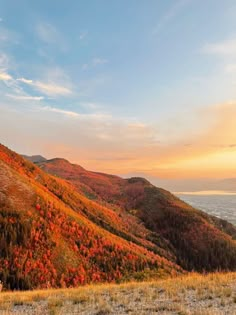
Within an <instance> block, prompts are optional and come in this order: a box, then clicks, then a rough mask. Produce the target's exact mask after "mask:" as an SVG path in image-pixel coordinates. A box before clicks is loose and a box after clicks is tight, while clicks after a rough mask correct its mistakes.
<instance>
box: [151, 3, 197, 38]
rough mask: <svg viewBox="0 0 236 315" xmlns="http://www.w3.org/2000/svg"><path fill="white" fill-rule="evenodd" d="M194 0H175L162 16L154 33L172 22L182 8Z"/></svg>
mask: <svg viewBox="0 0 236 315" xmlns="http://www.w3.org/2000/svg"><path fill="white" fill-rule="evenodd" d="M191 1H192V0H178V1H175V2H174V4H173V5H172V6H170V7H169V9H168V10H167V11H166V13H165V14H164V15H163V16H162V17H161V18H160V20H159V22H158V23H157V25H156V26H155V28H154V30H153V32H152V33H153V35H156V34H158V33H160V32H161V31H162V30H163V29H164V28H165V27H166V25H167V24H168V23H170V22H171V21H172V20H173V19H174V18H175V17H176V16H178V15H179V13H180V12H181V10H182V9H183V8H184V7H186V6H187V5H188V4H189V3H190V2H191Z"/></svg>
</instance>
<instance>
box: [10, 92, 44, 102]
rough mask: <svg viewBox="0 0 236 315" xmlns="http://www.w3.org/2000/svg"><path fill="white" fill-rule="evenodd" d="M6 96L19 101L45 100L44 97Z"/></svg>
mask: <svg viewBox="0 0 236 315" xmlns="http://www.w3.org/2000/svg"><path fill="white" fill-rule="evenodd" d="M6 96H7V97H9V98H11V99H14V100H17V101H42V100H44V97H43V96H31V95H12V94H6Z"/></svg>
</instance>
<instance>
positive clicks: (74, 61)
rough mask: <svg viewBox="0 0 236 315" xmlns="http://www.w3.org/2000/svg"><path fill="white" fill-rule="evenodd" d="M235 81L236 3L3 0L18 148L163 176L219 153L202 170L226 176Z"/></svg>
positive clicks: (4, 98)
mask: <svg viewBox="0 0 236 315" xmlns="http://www.w3.org/2000/svg"><path fill="white" fill-rule="evenodd" d="M235 85H236V3H235V1H233V0H226V1H221V0H206V1H203V0H175V1H174V0H172V1H171V0H165V1H161V0H159V1H158V0H155V1H154V0H148V1H144V0H142V1H141V0H129V1H123V0H119V1H108V0H99V1H98V0H95V1H85V0H84V1H80V0H78V1H64V0H60V1H54V0H51V1H44V0H43V1H24V0H21V1H13V0H8V1H6V0H5V1H3V0H2V1H0V92H1V101H0V111H1V113H2V115H1V117H0V125H1V126H0V132H1V138H2V140H1V141H2V142H3V143H4V144H6V145H8V146H9V147H11V148H13V149H15V150H17V151H18V152H23V153H28V154H36V153H41V154H44V155H45V156H48V157H53V156H65V157H67V158H69V159H70V160H72V161H74V162H77V163H81V164H83V165H84V166H86V167H88V168H92V169H98V170H99V169H100V170H103V171H107V172H113V173H119V174H125V173H135V172H138V173H142V174H151V175H152V176H161V177H168V178H169V177H175V178H176V177H178V176H182V175H180V174H183V167H182V166H181V165H182V164H184V163H185V161H186V156H187V157H188V159H189V160H188V163H190V162H189V161H190V160H191V161H192V162H191V163H192V164H191V163H190V165H189V168H184V174H187V175H185V176H188V177H189V176H190V177H193V176H197V174H195V173H194V172H193V169H194V167H195V166H194V165H195V164H196V163H197V165H201V166H202V165H203V164H204V163H205V162H202V160H204V159H206V160H209V159H210V158H211V157H209V154H210V155H212V154H213V160H214V161H215V163H216V165H215V169H214V170H212V171H211V172H209V174H208V175H207V176H209V177H212V176H213V173H214V174H215V170H218V169H219V168H220V171H219V172H217V175H214V176H219V177H222V176H226V175H228V173H227V172H226V171H225V170H224V171H222V168H221V167H220V165H222V157H216V155H219V154H224V158H223V159H225V156H226V155H227V156H228V155H229V156H230V157H228V158H229V160H230V161H232V160H233V158H234V157H235V154H236V153H235V151H234V146H233V145H234V143H236V139H234V136H233V133H232V129H230V128H229V125H230V121H229V120H227V121H225V119H228V118H227V117H232V115H234V114H235V111H234V110H235V103H234V102H235V99H236V89H235ZM225 117H226V118H225ZM232 124H233V122H232ZM216 126H221V128H223V129H224V130H225V133H224V134H225V135H226V136H225V138H224V139H222V138H221V137H216V138H220V140H219V141H218V142H217V141H216V140H215V139H214V137H213V136H212V135H216V132H217V130H218V129H217V130H216ZM222 126H224V127H222ZM225 126H226V127H225ZM230 126H231V125H230ZM232 128H233V127H232ZM228 129H230V130H228ZM229 134H230V136H228V135H229ZM206 139H209V141H208V142H207V143H206ZM187 147H188V152H186V150H187V149H186V148H187ZM190 147H191V149H190ZM216 148H217V149H216ZM222 148H223V149H222ZM220 150H223V151H220ZM180 153H181V154H180ZM173 157H175V160H178V163H179V164H178V165H177V164H175V161H174V160H173ZM195 157H197V158H199V159H200V160H197V161H195V164H194V162H193V159H195ZM216 160H217V161H218V162H216ZM117 161H119V163H118V162H117ZM188 163H187V164H188ZM202 163H203V164H202ZM217 163H218V164H217ZM213 164H214V163H213ZM204 165H205V166H204V167H205V168H207V164H206V163H205V164H204ZM230 165H231V164H230ZM167 169H168V171H167ZM223 169H224V168H223ZM171 170H172V171H171ZM228 171H229V170H228ZM231 171H232V169H231ZM234 171H235V170H234ZM158 174H159V175H158ZM235 175H236V172H235ZM214 176H213V177H214Z"/></svg>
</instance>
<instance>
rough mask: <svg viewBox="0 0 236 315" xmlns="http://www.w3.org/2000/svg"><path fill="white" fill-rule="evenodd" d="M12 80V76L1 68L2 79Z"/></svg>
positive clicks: (0, 75)
mask: <svg viewBox="0 0 236 315" xmlns="http://www.w3.org/2000/svg"><path fill="white" fill-rule="evenodd" d="M10 80H12V76H11V75H10V74H9V73H7V72H5V71H4V70H0V81H10Z"/></svg>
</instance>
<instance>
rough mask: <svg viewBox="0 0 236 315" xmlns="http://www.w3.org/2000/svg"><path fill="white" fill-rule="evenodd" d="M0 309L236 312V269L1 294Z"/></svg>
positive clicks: (0, 311) (19, 311)
mask: <svg viewBox="0 0 236 315" xmlns="http://www.w3.org/2000/svg"><path fill="white" fill-rule="evenodd" d="M0 314H1V315H3V314H6V315H7V314H22V315H23V314H26V315H27V314H35V315H41V314H42V315H46V314H50V315H56V314H66V315H69V314H94V315H95V314H96V315H109V314H133V315H134V314H179V315H185V314H186V315H187V314H189V315H190V314H194V315H198V314H199V315H217V314H229V315H234V314H236V273H214V274H208V275H199V274H196V273H193V274H189V275H186V276H181V277H177V278H172V279H166V280H157V281H149V282H138V283H137V282H136V283H135V282H131V283H125V284H119V285H117V284H102V285H89V286H84V287H79V288H76V289H57V290H37V291H27V292H2V293H0Z"/></svg>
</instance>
